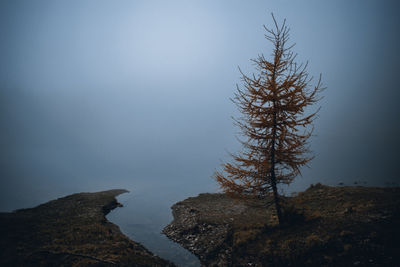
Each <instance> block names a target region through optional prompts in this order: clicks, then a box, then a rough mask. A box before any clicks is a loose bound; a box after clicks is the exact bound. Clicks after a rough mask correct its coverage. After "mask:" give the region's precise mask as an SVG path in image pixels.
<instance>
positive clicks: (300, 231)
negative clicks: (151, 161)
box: [164, 184, 400, 266]
mask: <svg viewBox="0 0 400 267" xmlns="http://www.w3.org/2000/svg"><path fill="white" fill-rule="evenodd" d="M284 208H285V217H286V221H287V224H286V225H284V226H283V227H281V228H279V227H278V226H277V218H276V216H275V212H274V210H273V208H272V206H271V205H269V200H259V199H232V198H230V197H228V196H226V195H224V194H200V195H199V196H197V197H192V198H188V199H186V200H184V201H181V202H178V203H176V204H175V205H174V206H173V207H172V212H173V216H174V220H173V222H172V223H171V224H169V225H168V226H167V227H165V229H164V233H165V234H166V235H167V236H168V237H169V238H170V239H172V240H174V241H175V242H178V243H180V244H181V245H183V246H184V247H185V248H187V249H188V250H190V251H192V252H193V253H194V254H195V255H197V256H198V257H199V259H200V260H201V262H202V264H203V265H205V266H399V265H400V229H399V225H400V188H398V187H397V188H393V187H392V188H373V187H330V186H324V185H321V184H317V185H315V186H311V187H310V188H308V189H307V190H306V191H305V192H302V193H299V194H297V195H295V196H293V197H287V198H285V199H284Z"/></svg>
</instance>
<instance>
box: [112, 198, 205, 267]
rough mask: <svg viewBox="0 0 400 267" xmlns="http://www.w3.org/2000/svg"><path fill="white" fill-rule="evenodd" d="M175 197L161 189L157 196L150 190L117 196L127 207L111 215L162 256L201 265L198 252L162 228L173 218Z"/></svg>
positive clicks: (196, 266)
mask: <svg viewBox="0 0 400 267" xmlns="http://www.w3.org/2000/svg"><path fill="white" fill-rule="evenodd" d="M151 195H154V193H153V194H151ZM175 199H176V197H172V196H170V195H168V194H167V193H162V192H157V194H155V196H154V197H150V194H146V193H142V194H140V193H137V192H130V193H125V194H122V195H119V196H118V197H117V200H118V202H119V203H121V204H122V205H123V207H122V208H117V209H114V210H112V211H111V212H110V213H109V214H108V215H107V219H108V220H109V221H111V222H113V223H114V224H116V225H118V226H119V227H120V229H121V231H122V232H123V233H124V234H125V235H126V236H128V237H129V238H130V239H132V240H134V241H136V242H139V243H141V244H142V245H143V246H145V247H146V248H147V249H148V250H150V251H151V252H153V253H154V254H156V255H158V256H160V257H161V258H164V259H167V260H169V261H171V262H173V263H174V264H176V265H177V266H182V267H183V266H187V267H199V266H201V265H200V261H199V260H198V258H197V257H196V256H195V255H193V254H192V253H191V252H189V251H188V250H186V249H184V248H183V247H182V246H180V245H179V244H177V243H175V242H173V241H171V240H169V239H168V238H167V237H166V236H165V235H164V234H162V232H161V231H162V229H163V228H164V227H165V226H166V225H167V224H168V223H170V222H171V221H172V219H173V217H172V213H171V208H170V207H171V206H172V205H173V204H174V203H175V202H177V201H176V200H175ZM180 200H182V199H180Z"/></svg>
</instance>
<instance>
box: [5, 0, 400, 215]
mask: <svg viewBox="0 0 400 267" xmlns="http://www.w3.org/2000/svg"><path fill="white" fill-rule="evenodd" d="M271 12H274V14H275V16H276V18H277V19H278V21H282V20H283V19H284V18H286V19H287V23H288V25H289V26H290V27H291V41H292V42H294V43H296V46H295V47H294V49H293V50H294V51H295V52H297V53H298V54H299V56H298V59H299V61H300V62H301V61H303V62H305V61H306V60H308V61H309V73H310V74H311V75H313V76H316V77H318V76H319V74H320V73H322V77H323V83H324V85H325V86H326V87H327V88H328V89H327V90H325V91H324V92H323V96H324V99H323V100H322V101H321V102H320V103H319V104H320V105H321V107H322V109H321V112H320V114H319V119H318V120H317V121H316V123H315V134H316V136H315V137H313V138H312V140H311V149H312V150H313V151H314V154H315V159H314V160H313V162H312V163H311V164H310V168H304V169H303V176H302V177H298V178H297V179H296V181H295V183H294V184H293V185H291V186H290V188H289V190H292V191H297V190H303V189H304V188H305V187H307V186H308V185H309V184H310V183H316V182H322V183H326V184H338V183H339V182H344V183H345V184H346V183H347V184H353V183H354V182H355V181H363V182H366V183H367V185H385V183H389V182H396V181H399V179H398V174H397V172H396V170H397V166H396V165H397V161H398V159H399V156H398V153H399V152H398V151H399V150H400V145H399V141H398V136H400V126H399V112H398V107H397V104H398V99H399V96H400V93H399V92H400V88H399V85H398V80H397V78H398V72H399V62H400V61H399V60H400V57H399V52H398V48H399V47H400V44H399V34H398V27H399V25H400V19H399V16H398V6H397V5H396V4H395V1H361V0H359V1H344V0H341V1H337V0H335V1H320V0H314V1H261V0H260V1H232V0H225V1H211V0H210V1H206V0H203V1H183V0H182V1H147V0H146V1H145V0H143V1H123V0H121V1H81V0H79V1H52V0H48V1H40V0H38V1H29V0H25V1H22V0H20V1H14V0H3V1H1V2H0V34H1V42H0V58H1V61H0V125H1V131H0V147H1V150H0V179H1V180H0V199H1V201H0V204H1V205H0V210H1V211H5V210H12V209H16V208H22V207H31V206H34V205H37V204H39V203H41V202H43V201H47V200H50V199H53V198H57V197H60V196H63V195H66V194H70V193H75V192H81V191H97V190H105V189H111V188H126V189H128V190H132V191H134V192H138V194H139V193H140V192H147V193H146V194H148V195H149V196H154V195H156V194H158V193H157V192H161V191H163V192H164V194H167V195H170V196H171V197H170V198H171V201H172V200H173V201H177V200H179V199H180V197H182V195H185V196H189V195H196V194H198V193H200V192H207V191H208V192H214V191H216V190H217V189H218V186H217V185H216V183H215V181H214V180H213V179H212V178H211V176H212V174H213V172H214V170H215V169H216V168H219V165H220V163H221V161H224V160H228V159H229V157H228V151H230V152H235V151H238V150H239V149H240V145H239V144H238V142H237V140H236V139H235V134H237V133H238V129H237V128H235V126H234V125H233V124H232V119H231V116H236V115H238V113H237V110H236V108H235V106H234V105H233V104H232V103H231V102H230V100H229V98H230V97H232V96H233V94H234V90H235V86H236V84H239V85H240V84H241V80H240V73H239V71H238V68H237V67H238V66H240V67H241V69H242V70H243V71H244V72H245V73H247V74H251V73H252V72H254V71H255V69H254V66H253V65H252V63H251V61H250V59H252V58H255V57H257V55H258V54H261V53H264V54H265V55H266V56H269V55H270V54H271V49H272V47H271V45H270V44H269V43H268V42H267V41H266V40H265V39H264V33H265V32H264V29H263V24H265V25H266V26H272V19H271V16H270V13H271Z"/></svg>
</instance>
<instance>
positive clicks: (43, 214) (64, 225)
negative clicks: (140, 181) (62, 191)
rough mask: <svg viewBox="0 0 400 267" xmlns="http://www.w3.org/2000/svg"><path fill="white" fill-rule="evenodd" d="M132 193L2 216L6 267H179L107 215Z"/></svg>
mask: <svg viewBox="0 0 400 267" xmlns="http://www.w3.org/2000/svg"><path fill="white" fill-rule="evenodd" d="M125 192H127V191H126V190H109V191H103V192H98V193H80V194H74V195H70V196H66V197H63V198H59V199H57V200H53V201H50V202H48V203H45V204H42V205H39V206H38V207H36V208H31V209H22V210H18V211H15V212H12V213H1V214H0V235H1V237H2V238H1V241H0V266H60V265H63V266H116V265H118V266H174V265H173V264H172V263H170V262H168V261H166V260H163V259H161V258H159V257H157V256H155V255H153V254H152V253H151V252H150V251H148V250H147V249H146V248H144V247H143V246H142V245H140V244H139V243H136V242H134V241H132V240H130V239H129V238H127V237H126V236H124V235H123V234H122V233H121V231H120V230H119V227H118V226H117V225H114V224H112V223H111V222H109V221H108V220H107V219H106V217H105V215H106V214H107V213H108V212H110V211H111V210H112V209H114V208H116V207H119V206H120V204H119V203H118V202H117V200H116V199H115V196H117V195H119V194H122V193H125Z"/></svg>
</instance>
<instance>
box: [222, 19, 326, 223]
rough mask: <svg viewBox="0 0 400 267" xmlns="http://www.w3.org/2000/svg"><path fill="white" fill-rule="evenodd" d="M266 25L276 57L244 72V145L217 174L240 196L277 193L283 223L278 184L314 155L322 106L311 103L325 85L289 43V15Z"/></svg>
mask: <svg viewBox="0 0 400 267" xmlns="http://www.w3.org/2000/svg"><path fill="white" fill-rule="evenodd" d="M272 18H273V21H274V27H273V28H271V29H269V28H267V27H265V26H264V28H265V30H266V34H265V38H266V39H267V40H268V41H270V42H271V43H272V45H273V53H272V57H271V59H269V60H268V59H267V58H265V57H264V55H262V54H261V55H259V56H258V57H257V58H256V59H253V60H252V61H253V62H254V64H255V66H256V69H257V71H258V73H257V74H256V75H255V74H253V75H251V76H247V75H245V74H243V72H242V71H241V70H240V69H239V70H240V73H241V75H242V81H243V87H244V88H243V89H241V88H239V86H237V91H236V93H235V97H234V98H233V99H232V101H233V102H234V103H235V104H236V105H237V107H238V109H239V111H240V112H241V114H242V116H241V117H240V118H236V119H234V121H235V124H236V125H237V126H239V128H240V130H241V133H242V136H243V137H244V138H241V139H239V141H240V142H241V144H242V146H243V151H241V152H240V153H238V154H232V158H233V163H224V164H223V171H221V172H220V171H216V172H215V175H214V178H215V179H216V181H217V182H218V183H219V185H220V187H221V189H222V190H223V191H224V192H225V193H228V194H233V195H236V196H249V195H256V196H258V197H261V198H265V197H267V196H270V195H271V192H272V200H273V201H272V202H271V203H272V204H274V206H275V209H276V213H277V217H278V223H279V225H282V223H283V217H282V203H281V197H280V195H279V193H278V187H277V186H278V184H282V183H283V184H289V183H291V182H292V181H293V179H294V178H295V177H296V176H297V175H299V174H301V171H300V168H301V167H302V166H304V165H306V164H307V163H308V162H309V161H310V160H311V159H312V158H313V156H312V155H311V151H310V149H309V144H308V139H309V137H310V136H311V135H312V132H313V127H312V123H313V121H314V119H315V118H316V114H317V112H318V111H319V108H318V109H317V110H314V111H309V106H310V105H312V104H314V103H316V102H317V101H318V100H319V97H318V93H319V92H320V91H321V90H322V89H323V88H322V84H321V76H320V77H319V80H318V81H317V82H316V84H315V85H314V86H311V85H310V84H311V82H312V77H310V76H309V74H308V72H307V63H306V64H297V63H296V62H295V59H296V54H294V53H293V52H292V48H293V46H294V45H288V40H289V28H288V27H287V26H286V20H284V22H283V23H282V25H280V26H279V25H278V23H277V22H276V20H275V18H274V16H273V15H272Z"/></svg>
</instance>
